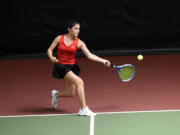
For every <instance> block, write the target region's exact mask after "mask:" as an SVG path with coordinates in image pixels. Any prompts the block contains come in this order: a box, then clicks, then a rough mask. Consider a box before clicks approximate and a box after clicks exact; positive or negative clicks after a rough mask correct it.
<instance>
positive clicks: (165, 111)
mask: <svg viewBox="0 0 180 135" xmlns="http://www.w3.org/2000/svg"><path fill="white" fill-rule="evenodd" d="M149 112H180V110H150V111H122V112H99V113H97V114H121V113H149Z"/></svg>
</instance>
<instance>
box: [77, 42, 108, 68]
mask: <svg viewBox="0 0 180 135" xmlns="http://www.w3.org/2000/svg"><path fill="white" fill-rule="evenodd" d="M78 48H79V49H81V50H82V52H83V53H84V54H85V56H86V57H87V58H88V59H90V60H92V61H96V62H100V63H103V64H104V65H105V66H108V67H109V66H110V61H109V60H106V59H103V58H100V57H98V56H97V55H94V54H92V53H91V52H90V51H89V50H88V48H87V47H86V44H85V43H84V42H83V41H81V40H79V43H78Z"/></svg>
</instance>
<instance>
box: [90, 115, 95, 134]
mask: <svg viewBox="0 0 180 135" xmlns="http://www.w3.org/2000/svg"><path fill="white" fill-rule="evenodd" d="M90 135H94V116H91V117H90Z"/></svg>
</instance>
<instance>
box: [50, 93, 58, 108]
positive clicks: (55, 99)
mask: <svg viewBox="0 0 180 135" xmlns="http://www.w3.org/2000/svg"><path fill="white" fill-rule="evenodd" d="M57 92H58V91H57V90H52V91H51V96H52V101H51V104H52V107H53V108H54V109H56V107H57V103H58V97H57V95H56V94H57Z"/></svg>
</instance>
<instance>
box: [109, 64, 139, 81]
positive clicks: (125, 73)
mask: <svg viewBox="0 0 180 135" xmlns="http://www.w3.org/2000/svg"><path fill="white" fill-rule="evenodd" d="M110 67H111V68H114V69H115V70H116V72H117V75H118V77H119V79H120V80H121V81H123V82H128V81H130V80H132V79H133V78H134V76H135V74H136V67H135V66H134V65H132V64H124V65H120V66H116V65H113V64H110Z"/></svg>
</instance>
